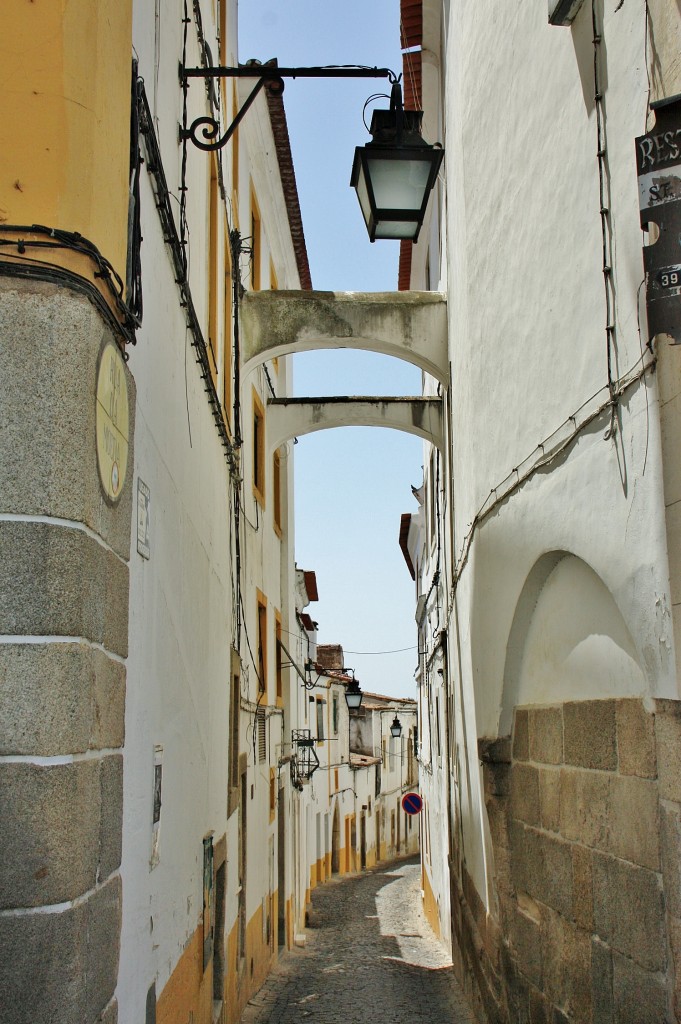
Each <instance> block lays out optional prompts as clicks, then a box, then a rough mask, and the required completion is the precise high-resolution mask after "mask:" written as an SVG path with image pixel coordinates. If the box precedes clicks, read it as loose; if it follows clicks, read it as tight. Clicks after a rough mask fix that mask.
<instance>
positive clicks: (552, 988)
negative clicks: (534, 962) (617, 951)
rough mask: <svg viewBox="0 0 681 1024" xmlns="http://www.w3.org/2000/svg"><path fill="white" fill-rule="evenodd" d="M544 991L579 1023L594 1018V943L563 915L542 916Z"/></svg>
mask: <svg viewBox="0 0 681 1024" xmlns="http://www.w3.org/2000/svg"><path fill="white" fill-rule="evenodd" d="M541 939H542V967H543V991H544V993H545V995H546V996H547V997H548V999H549V1000H550V1001H551V1002H552V1003H553V1005H554V1006H555V1007H560V1008H563V1009H567V1008H569V1010H570V1016H571V1017H573V1018H574V1019H575V1020H580V1021H586V1020H590V1017H591V941H590V937H589V935H588V934H587V933H586V932H585V931H583V930H582V929H580V928H577V927H576V926H575V925H574V924H573V923H572V921H569V920H567V919H566V918H565V917H563V915H562V914H557V913H556V912H555V911H552V910H550V909H549V910H547V911H546V912H545V913H544V914H542V927H541Z"/></svg>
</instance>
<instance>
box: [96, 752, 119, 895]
mask: <svg viewBox="0 0 681 1024" xmlns="http://www.w3.org/2000/svg"><path fill="white" fill-rule="evenodd" d="M99 793H100V801H99V806H100V815H99V864H98V867H97V877H98V879H99V880H100V881H101V880H103V879H105V878H108V877H109V875H111V874H113V872H114V871H117V870H118V868H119V867H120V864H121V849H122V836H123V757H122V756H121V755H120V754H113V755H110V756H109V757H104V758H102V760H101V762H100V770H99Z"/></svg>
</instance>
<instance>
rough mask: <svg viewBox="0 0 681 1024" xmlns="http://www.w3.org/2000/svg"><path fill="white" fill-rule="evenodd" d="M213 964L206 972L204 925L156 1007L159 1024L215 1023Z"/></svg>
mask: <svg viewBox="0 0 681 1024" xmlns="http://www.w3.org/2000/svg"><path fill="white" fill-rule="evenodd" d="M212 1011H213V961H212V959H211V961H210V962H209V964H208V965H207V967H206V970H205V971H204V970H203V926H202V925H199V927H198V928H197V929H196V931H195V932H194V934H193V935H192V937H191V939H190V940H189V942H188V943H187V945H186V947H185V949H184V952H183V953H182V956H181V957H180V959H179V960H178V962H177V964H176V966H175V969H174V970H173V973H172V974H171V975H170V978H169V979H168V981H167V983H166V985H165V986H164V988H163V991H162V992H161V994H160V996H159V998H158V1002H157V1004H156V1024H187V1021H188V1020H191V1019H193V1020H194V1024H211V1021H212Z"/></svg>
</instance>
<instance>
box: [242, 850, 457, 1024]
mask: <svg viewBox="0 0 681 1024" xmlns="http://www.w3.org/2000/svg"><path fill="white" fill-rule="evenodd" d="M420 878H421V875H420V865H419V863H418V861H416V860H412V861H407V862H402V863H400V864H396V865H394V866H392V867H381V868H376V869H374V870H372V871H368V872H365V873H363V874H362V875H360V876H355V877H352V878H344V879H342V880H339V881H332V882H330V883H327V884H326V885H324V886H321V887H320V888H319V889H316V890H315V892H314V893H313V895H312V911H311V913H310V927H308V929H307V931H306V937H307V938H306V945H305V947H304V948H295V949H293V950H292V951H291V952H289V953H285V954H284V955H283V956H282V958H281V960H280V961H279V963H278V964H277V966H276V967H275V969H274V970H273V971H272V973H271V974H270V976H269V978H268V979H267V981H266V982H265V984H264V986H263V987H262V988H261V989H260V991H259V992H258V993H257V994H256V995H255V996H254V997H253V999H252V1000H251V1001H250V1003H249V1004H248V1006H247V1007H246V1009H245V1011H244V1014H243V1016H242V1018H241V1024H294V1022H299V1021H300V1020H301V1019H302V1020H307V1021H310V1022H311V1024H367V1022H368V1021H372V1020H380V1021H381V1024H403V1022H404V1024H406V1022H407V1021H408V1022H410V1024H411V1022H413V1021H428V1022H430V1024H445V1022H446V1024H473V1020H474V1018H473V1016H472V1014H471V1012H470V1010H469V1008H468V1006H467V1004H466V1001H465V999H464V996H463V994H462V992H461V990H460V988H459V985H458V983H457V980H456V978H455V977H454V972H453V968H452V966H451V960H450V958H449V957H448V955H447V953H446V952H445V950H444V948H443V947H442V945H441V944H440V942H439V941H438V939H437V938H436V937H435V936H434V934H433V932H432V931H431V929H430V927H429V925H428V923H427V921H426V918H425V916H424V914H423V911H422V907H421V894H420V884H421V882H420Z"/></svg>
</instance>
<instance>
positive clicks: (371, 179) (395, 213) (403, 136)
mask: <svg viewBox="0 0 681 1024" xmlns="http://www.w3.org/2000/svg"><path fill="white" fill-rule="evenodd" d="M422 119H423V112H422V111H421V110H404V108H403V106H402V87H401V85H400V83H399V82H394V83H393V86H392V92H391V96H390V109H389V110H374V112H373V115H372V118H371V128H370V132H371V135H372V141H371V142H369V143H367V145H366V146H358V147H357V149H356V150H355V160H354V163H353V166H352V176H351V178H350V184H351V185H352V187H353V188H354V189H356V191H357V198H358V199H359V205H360V207H361V209H362V213H363V215H364V220H365V222H366V226H367V231H368V232H369V239H370V241H372V242H375V241H376V239H377V238H399V239H407V240H410V241H412V242H416V241H417V240H418V237H419V232H420V230H421V226H422V224H423V219H424V217H425V215H426V208H427V206H428V199H429V198H430V193H431V192H432V190H433V186H434V185H435V182H436V181H437V176H438V172H439V170H440V164H441V163H442V158H443V157H444V150H443V149H442V147H441V146H430V145H429V144H428V143H427V142H426V141H425V140H424V138H423V136H422V135H421V121H422Z"/></svg>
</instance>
